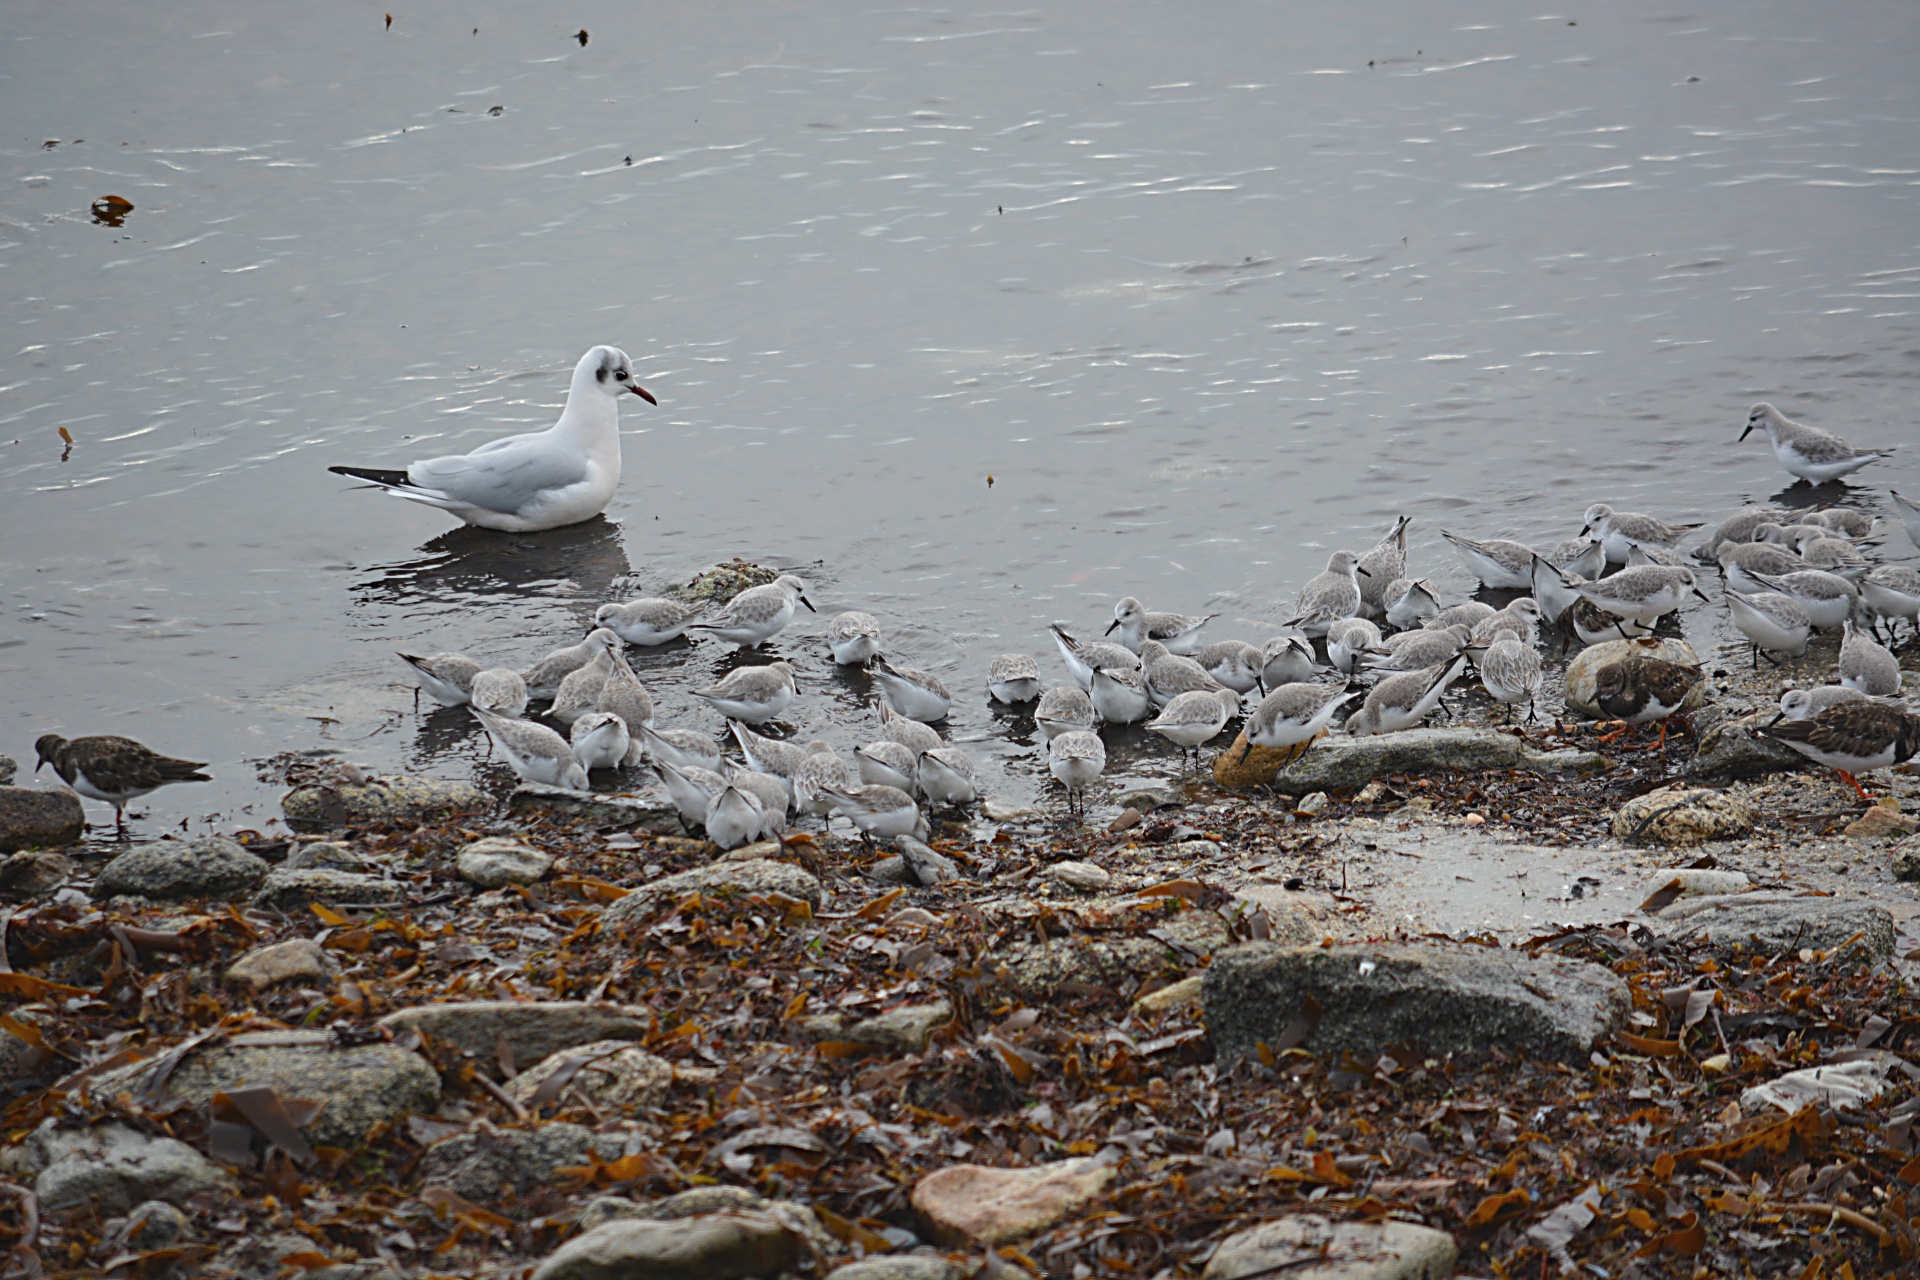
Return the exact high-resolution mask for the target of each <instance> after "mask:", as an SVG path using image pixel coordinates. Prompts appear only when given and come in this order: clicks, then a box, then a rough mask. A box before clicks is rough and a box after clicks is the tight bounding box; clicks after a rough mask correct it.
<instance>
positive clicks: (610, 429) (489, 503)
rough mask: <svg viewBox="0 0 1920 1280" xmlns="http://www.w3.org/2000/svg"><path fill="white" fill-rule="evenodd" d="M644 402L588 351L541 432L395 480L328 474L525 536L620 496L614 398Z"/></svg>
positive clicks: (398, 474)
mask: <svg viewBox="0 0 1920 1280" xmlns="http://www.w3.org/2000/svg"><path fill="white" fill-rule="evenodd" d="M628 392H632V393H633V394H634V395H637V396H639V397H640V398H641V399H642V400H645V401H646V402H647V403H648V404H657V403H659V402H658V401H656V400H655V399H654V398H653V396H652V394H651V393H649V392H648V391H646V390H645V389H644V388H642V387H641V385H640V384H639V383H638V382H635V381H634V378H633V361H631V360H629V359H628V358H627V353H626V352H624V351H621V350H620V349H618V348H617V347H595V348H593V349H592V350H591V351H589V352H587V354H585V355H584V356H581V357H580V363H578V364H576V365H575V366H574V367H573V383H572V385H571V386H569V387H568V388H567V407H566V408H565V409H562V410H561V411H560V421H558V422H556V423H554V424H553V425H552V426H551V427H548V428H547V429H546V430H545V431H533V432H529V433H527V434H525V435H518V436H508V437H506V438H505V439H504V440H491V441H489V442H487V443H486V444H483V445H481V446H480V447H479V448H478V449H475V450H474V451H473V452H472V453H468V454H456V455H450V456H448V457H444V458H429V459H427V460H426V461H424V462H414V463H409V464H408V465H407V469H406V470H404V471H383V470H380V469H379V468H376V467H328V468H327V470H329V471H332V472H334V473H336V474H338V475H343V476H352V477H353V478H354V479H356V480H366V481H369V482H371V483H372V484H374V485H377V486H379V487H380V488H382V489H385V490H386V491H387V492H388V493H391V494H393V495H394V496H395V497H399V498H406V499H407V500H409V501H411V502H420V503H425V504H426V505H427V506H430V507H439V508H440V509H441V510H442V511H445V512H447V513H448V514H450V515H455V516H458V517H459V518H460V519H462V520H464V521H466V522H467V523H468V524H472V525H479V526H480V527H481V528H483V529H500V530H503V531H505V532H507V533H534V532H537V531H539V530H541V529H557V528H559V527H560V526H562V525H569V524H578V523H580V521H582V520H589V519H592V518H593V517H594V516H597V515H599V514H600V512H601V511H603V510H605V509H606V505H607V503H608V502H610V501H611V500H612V498H613V491H614V490H615V489H617V488H619V487H620V410H619V401H620V397H621V396H623V395H626V394H627V393H628Z"/></svg>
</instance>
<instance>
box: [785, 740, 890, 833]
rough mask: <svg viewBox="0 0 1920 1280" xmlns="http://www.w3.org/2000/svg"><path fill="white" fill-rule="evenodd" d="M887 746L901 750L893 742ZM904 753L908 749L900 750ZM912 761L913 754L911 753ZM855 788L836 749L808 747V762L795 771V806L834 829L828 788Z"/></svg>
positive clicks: (819, 744)
mask: <svg viewBox="0 0 1920 1280" xmlns="http://www.w3.org/2000/svg"><path fill="white" fill-rule="evenodd" d="M886 745H888V746H890V747H899V745H900V744H898V743H894V742H890V743H887V744H886ZM900 749H901V750H902V751H905V750H906V749H905V748H904V747H900ZM907 754H908V757H909V758H911V756H912V753H911V752H908V753H907ZM852 785H853V778H852V777H851V776H850V775H849V774H848V773H847V763H846V761H844V760H842V759H841V758H840V756H839V754H838V753H837V752H835V751H834V749H833V748H832V747H831V746H829V745H827V744H826V743H824V742H810V743H808V744H807V754H806V758H805V759H803V760H801V761H800V767H799V768H798V769H795V770H794V771H793V803H794V807H795V808H797V809H799V810H800V812H802V813H811V814H813V815H814V816H815V817H818V818H823V819H825V820H826V822H827V825H828V826H832V825H833V797H831V796H829V795H827V794H826V790H827V789H828V788H834V789H836V790H842V791H844V790H845V789H846V788H848V787H850V786H852Z"/></svg>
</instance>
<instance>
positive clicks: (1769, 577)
mask: <svg viewBox="0 0 1920 1280" xmlns="http://www.w3.org/2000/svg"><path fill="white" fill-rule="evenodd" d="M1750 576H1751V577H1752V578H1753V580H1754V583H1755V585H1756V586H1757V587H1758V588H1759V589H1760V590H1762V591H1778V592H1779V593H1780V594H1781V595H1783V596H1792V597H1793V598H1794V599H1795V600H1798V601H1799V602H1800V607H1801V608H1802V609H1805V610H1806V611H1807V621H1809V622H1811V623H1813V625H1814V626H1816V627H1819V628H1820V629H1821V630H1822V631H1831V630H1833V629H1834V628H1835V627H1838V626H1841V625H1843V624H1844V623H1845V622H1846V620H1847V618H1848V617H1850V616H1851V615H1852V613H1853V610H1854V606H1855V604H1856V603H1857V602H1858V600H1859V598H1860V593H1859V591H1858V590H1857V589H1856V588H1855V587H1854V585H1853V584H1852V583H1851V582H1848V581H1847V580H1846V579H1845V578H1843V577H1841V576H1840V575H1839V574H1837V573H1828V572H1827V571H1826V570H1824V569H1797V570H1795V571H1794V572H1792V573H1781V574H1770V573H1759V574H1752V575H1750ZM1733 577H1734V575H1733V573H1732V572H1731V571H1729V572H1728V574H1727V581H1728V582H1732V581H1733ZM1748 594H1749V595H1751V594H1753V593H1752V592H1748Z"/></svg>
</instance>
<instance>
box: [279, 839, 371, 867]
mask: <svg viewBox="0 0 1920 1280" xmlns="http://www.w3.org/2000/svg"><path fill="white" fill-rule="evenodd" d="M280 869H281V870H282V871H352V872H355V873H356V874H360V875H367V874H371V873H373V872H374V871H376V870H377V869H378V864H377V863H375V862H374V860H373V859H372V858H369V857H368V856H367V855H366V854H364V853H362V852H360V851H359V850H358V849H356V848H354V847H353V846H352V845H350V844H339V843H337V842H335V841H332V840H310V841H308V842H306V843H305V844H302V845H300V846H298V847H297V848H295V849H294V850H293V851H292V852H291V853H289V854H288V855H287V860H286V861H285V862H283V863H281V864H280Z"/></svg>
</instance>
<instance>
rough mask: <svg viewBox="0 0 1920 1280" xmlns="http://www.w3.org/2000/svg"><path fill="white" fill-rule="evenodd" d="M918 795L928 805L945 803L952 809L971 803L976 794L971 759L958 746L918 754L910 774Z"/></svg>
mask: <svg viewBox="0 0 1920 1280" xmlns="http://www.w3.org/2000/svg"><path fill="white" fill-rule="evenodd" d="M914 781H915V782H917V783H919V785H920V794H921V795H924V796H925V797H926V798H927V803H928V804H929V805H936V804H945V805H953V806H955V807H956V808H957V807H959V806H961V805H968V804H972V803H973V802H974V800H975V799H976V798H978V797H979V795H980V788H979V785H978V784H977V783H976V782H975V781H974V776H973V757H972V756H970V755H968V754H967V753H966V752H964V751H962V750H961V749H960V748H959V747H935V748H934V749H933V750H931V751H928V752H925V753H924V754H922V755H921V757H920V760H919V764H918V767H917V768H916V770H915V773H914Z"/></svg>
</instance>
